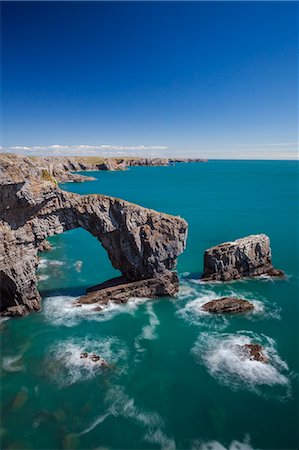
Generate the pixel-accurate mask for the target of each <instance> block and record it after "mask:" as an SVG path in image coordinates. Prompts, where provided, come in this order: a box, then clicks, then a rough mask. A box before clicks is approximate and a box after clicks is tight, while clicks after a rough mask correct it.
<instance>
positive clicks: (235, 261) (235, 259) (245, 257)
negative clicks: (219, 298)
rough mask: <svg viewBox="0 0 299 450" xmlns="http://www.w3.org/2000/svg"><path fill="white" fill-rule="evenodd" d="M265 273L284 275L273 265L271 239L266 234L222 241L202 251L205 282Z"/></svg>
mask: <svg viewBox="0 0 299 450" xmlns="http://www.w3.org/2000/svg"><path fill="white" fill-rule="evenodd" d="M264 274H268V275H270V274H271V276H282V274H283V272H282V271H280V270H277V269H274V268H273V266H272V260H271V248H270V240H269V238H268V236H266V235H265V234H257V235H251V236H247V237H245V238H242V239H238V240H236V241H233V242H225V243H224V244H220V245H217V246H216V247H212V248H210V249H208V250H206V251H205V254H204V272H203V275H202V279H203V280H204V281H218V280H219V281H230V280H237V279H240V278H244V277H256V276H259V275H264Z"/></svg>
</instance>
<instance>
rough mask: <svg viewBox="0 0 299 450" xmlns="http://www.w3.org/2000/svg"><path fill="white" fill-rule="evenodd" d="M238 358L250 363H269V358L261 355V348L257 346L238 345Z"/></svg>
mask: <svg viewBox="0 0 299 450" xmlns="http://www.w3.org/2000/svg"><path fill="white" fill-rule="evenodd" d="M238 350H239V352H240V356H241V357H242V358H244V359H250V360H251V361H259V362H262V363H267V362H269V358H268V357H267V356H266V355H265V354H264V353H263V347H262V346H261V345H259V344H244V345H238Z"/></svg>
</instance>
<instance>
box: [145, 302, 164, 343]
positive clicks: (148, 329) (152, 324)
mask: <svg viewBox="0 0 299 450" xmlns="http://www.w3.org/2000/svg"><path fill="white" fill-rule="evenodd" d="M146 310H147V313H148V317H149V324H148V325H146V326H145V327H144V328H143V329H142V333H141V336H142V338H143V339H148V340H151V341H152V340H155V339H157V338H158V336H157V333H156V330H157V327H158V325H160V321H159V319H158V317H157V315H156V314H155V312H154V309H153V305H152V303H147V305H146Z"/></svg>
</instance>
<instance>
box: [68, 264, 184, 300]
mask: <svg viewBox="0 0 299 450" xmlns="http://www.w3.org/2000/svg"><path fill="white" fill-rule="evenodd" d="M178 290H179V280H178V276H177V273H176V272H170V271H165V272H162V273H159V274H158V275H156V276H155V277H153V278H146V279H143V280H139V281H128V280H127V279H126V278H125V277H118V278H113V279H112V280H109V281H106V282H104V283H101V284H98V285H97V286H93V287H92V288H90V289H88V290H87V293H86V295H83V296H82V297H80V298H79V299H78V301H77V302H76V306H80V305H83V304H90V303H97V304H98V305H99V306H103V307H104V306H106V305H107V304H109V303H110V302H112V303H127V301H128V300H129V299H130V298H134V297H141V298H146V297H149V298H155V297H165V296H173V295H175V294H176V293H177V292H178Z"/></svg>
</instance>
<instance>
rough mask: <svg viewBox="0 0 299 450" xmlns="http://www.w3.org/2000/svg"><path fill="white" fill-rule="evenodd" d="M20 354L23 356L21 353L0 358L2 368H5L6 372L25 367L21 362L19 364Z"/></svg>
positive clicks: (21, 369)
mask: <svg viewBox="0 0 299 450" xmlns="http://www.w3.org/2000/svg"><path fill="white" fill-rule="evenodd" d="M22 356H23V355H22V354H21V355H17V356H5V357H4V358H3V359H2V368H3V370H5V371H6V372H22V371H24V369H25V367H24V366H23V365H22V364H20V361H21V358H22Z"/></svg>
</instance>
